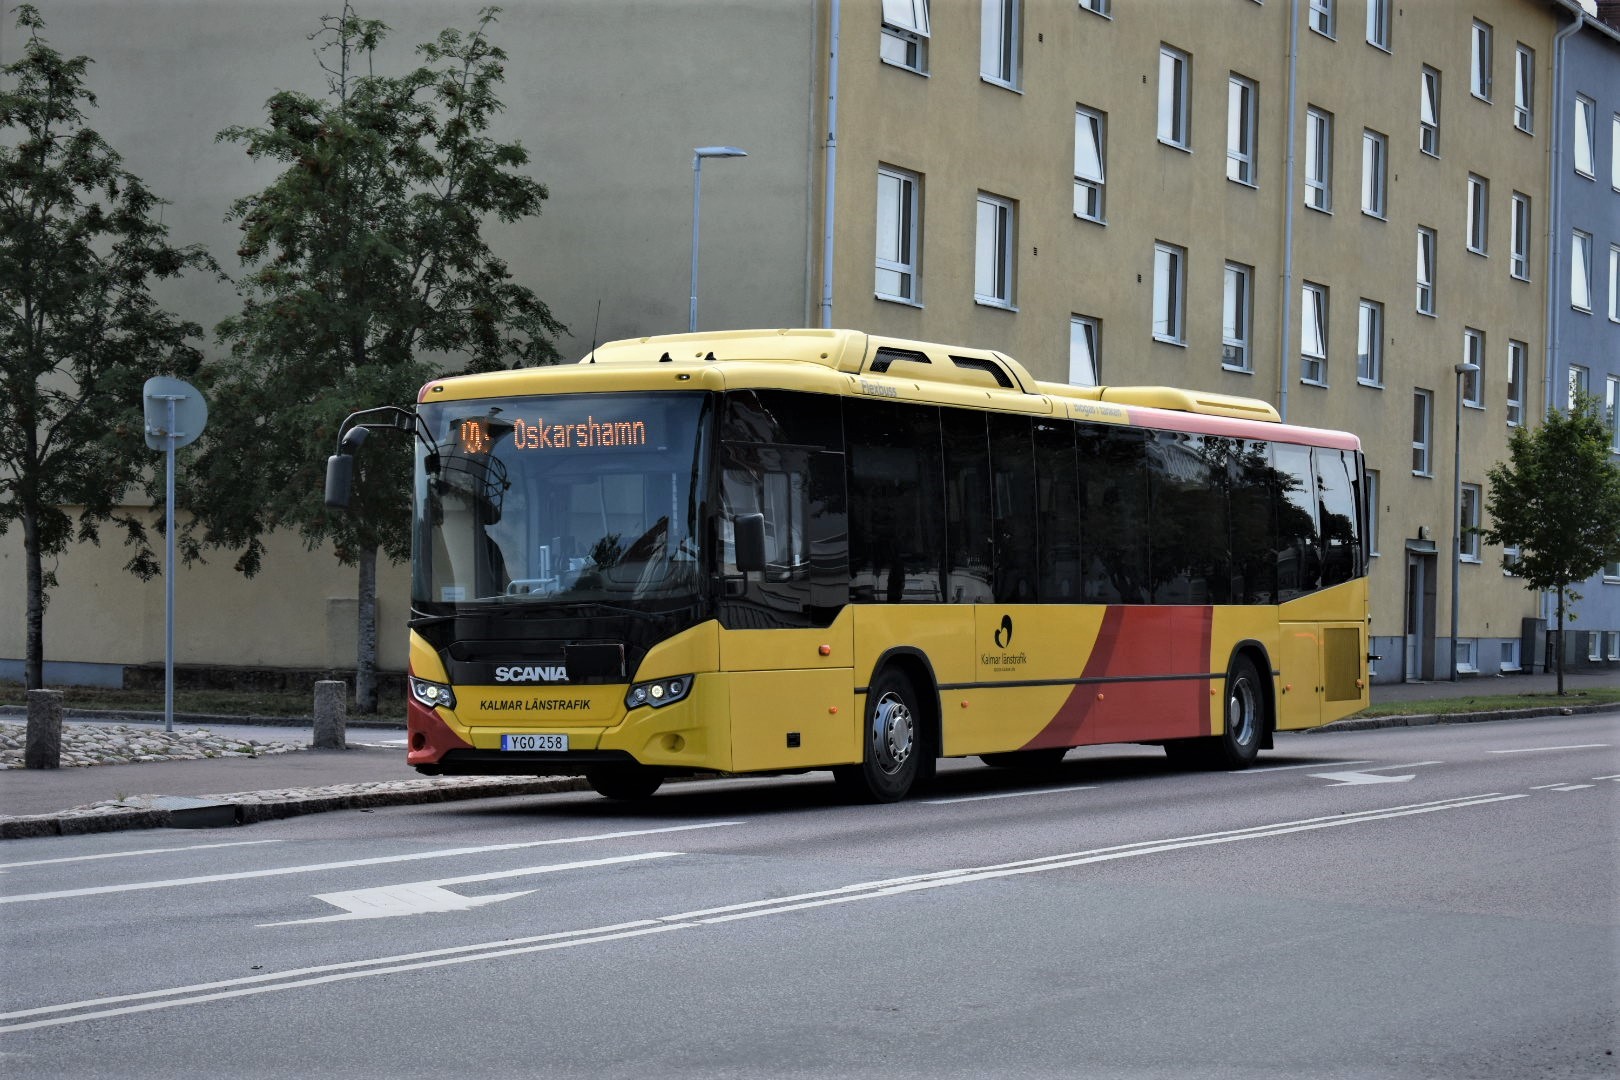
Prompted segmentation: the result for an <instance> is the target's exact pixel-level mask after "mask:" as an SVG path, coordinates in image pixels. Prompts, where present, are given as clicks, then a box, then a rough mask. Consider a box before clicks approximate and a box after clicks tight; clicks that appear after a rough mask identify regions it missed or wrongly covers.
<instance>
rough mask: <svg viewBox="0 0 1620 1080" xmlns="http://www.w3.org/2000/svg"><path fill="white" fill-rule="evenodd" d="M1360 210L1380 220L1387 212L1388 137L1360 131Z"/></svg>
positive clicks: (1370, 130)
mask: <svg viewBox="0 0 1620 1080" xmlns="http://www.w3.org/2000/svg"><path fill="white" fill-rule="evenodd" d="M1361 212H1362V213H1363V214H1366V215H1368V216H1369V217H1375V218H1378V219H1379V220H1380V221H1382V220H1384V218H1385V217H1386V216H1387V215H1388V213H1389V138H1388V136H1385V135H1383V134H1380V133H1379V132H1376V131H1374V130H1372V129H1371V128H1363V129H1362V131H1361Z"/></svg>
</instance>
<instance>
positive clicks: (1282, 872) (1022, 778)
mask: <svg viewBox="0 0 1620 1080" xmlns="http://www.w3.org/2000/svg"><path fill="white" fill-rule="evenodd" d="M1617 821H1620V712H1615V713H1606V714H1597V715H1591V716H1583V717H1567V718H1554V719H1542V720H1528V721H1504V722H1497V723H1484V724H1471V725H1466V726H1456V727H1426V728H1412V729H1385V730H1378V731H1358V732H1343V733H1336V734H1310V735H1296V736H1285V737H1282V738H1280V739H1279V745H1278V748H1277V750H1276V751H1273V752H1271V753H1270V754H1267V755H1265V756H1264V757H1263V758H1262V762H1261V764H1260V765H1259V766H1258V767H1256V768H1254V769H1252V770H1249V771H1247V772H1244V773H1237V774H1207V773H1191V774H1189V773H1176V772H1172V771H1171V770H1170V769H1169V768H1168V766H1167V765H1166V763H1165V761H1164V758H1163V755H1162V753H1160V752H1159V751H1157V750H1154V749H1151V748H1145V747H1101V748H1093V749H1088V750H1084V751H1076V752H1073V753H1071V754H1070V755H1069V758H1068V759H1067V761H1066V762H1065V763H1064V766H1063V768H1062V769H1061V770H1059V771H1058V772H1056V773H1054V774H1050V775H1045V776H1028V775H1019V774H1013V773H1008V772H1001V771H996V770H991V769H987V768H983V767H980V766H978V765H977V764H976V763H971V764H970V763H956V764H952V765H950V766H948V767H947V768H946V769H944V770H943V771H942V774H941V778H940V781H939V784H938V786H937V788H936V789H935V790H934V791H932V792H930V793H929V794H927V795H925V796H922V797H919V798H916V799H913V800H911V801H908V802H906V803H903V804H899V805H895V806H849V805H845V804H842V803H840V802H839V801H838V797H837V795H836V793H835V791H834V788H833V785H832V783H831V780H830V777H828V776H827V775H826V774H809V775H806V776H802V777H787V778H781V779H776V780H748V781H736V780H732V781H715V782H700V783H689V784H673V785H669V786H667V787H666V788H665V789H664V790H663V791H662V792H660V793H659V795H658V796H656V797H655V798H654V799H653V800H652V801H651V802H649V803H647V804H644V805H641V806H636V807H624V806H619V805H615V804H612V803H608V802H606V801H604V800H601V799H598V798H596V797H595V796H593V795H588V794H563V795H550V796H537V797H528V798H518V799H503V800H492V801H489V802H485V803H479V804H467V803H461V804H437V805H431V806H420V807H400V808H396V809H387V810H377V811H373V812H347V813H336V814H328V815H321V816H317V817H310V818H299V819H293V820H288V821H282V822H273V823H266V824H261V825H255V826H251V827H249V828H244V829H239V830H230V831H208V832H202V831H194V832H163V833H159V834H154V833H150V832H134V833H109V834H94V835H89V836H80V837H68V838H48V839H37V840H19V841H10V842H7V843H6V844H5V845H3V846H0V961H3V967H0V1074H3V1075H5V1076H6V1077H8V1078H17V1080H22V1078H32V1077H56V1076H61V1077H75V1078H83V1080H89V1078H96V1077H109V1078H144V1077H209V1078H217V1077H238V1076H240V1077H261V1076H262V1077H310V1076H337V1077H408V1076H435V1077H440V1076H446V1075H466V1076H477V1077H509V1076H510V1077H519V1076H523V1077H536V1076H540V1077H551V1076H556V1077H593V1078H594V1077H638V1078H641V1077H736V1078H759V1077H843V1076H851V1077H869V1076H875V1077H885V1078H921V1077H930V1078H932V1077H999V1076H1007V1077H1059V1076H1062V1077H1078V1076H1084V1077H1104V1078H1112V1077H1120V1078H1127V1077H1128V1078H1132V1080H1136V1078H1158V1077H1199V1078H1205V1077H1208V1078H1216V1080H1226V1078H1233V1080H1235V1078H1244V1080H1249V1078H1278V1080H1280V1078H1284V1077H1286V1078H1290V1080H1293V1078H1310V1077H1347V1078H1348V1077H1354V1078H1373V1077H1377V1078H1385V1077H1401V1078H1408V1077H1433V1078H1446V1080H1451V1078H1470V1080H1472V1078H1496V1077H1500V1078H1503V1080H1525V1078H1532V1077H1534V1078H1551V1077H1613V1076H1616V1075H1620V1065H1617V1060H1620V1059H1617V1057H1616V1056H1615V1055H1616V1053H1620V1034H1617V1031H1616V1017H1617V1016H1620V830H1617V829H1616V823H1617Z"/></svg>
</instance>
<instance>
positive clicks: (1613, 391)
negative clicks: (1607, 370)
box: [1603, 375, 1620, 454]
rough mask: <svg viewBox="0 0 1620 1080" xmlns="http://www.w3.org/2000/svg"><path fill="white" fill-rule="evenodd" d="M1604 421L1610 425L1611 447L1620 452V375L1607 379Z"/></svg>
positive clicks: (1615, 451) (1604, 398) (1604, 397)
mask: <svg viewBox="0 0 1620 1080" xmlns="http://www.w3.org/2000/svg"><path fill="white" fill-rule="evenodd" d="M1603 422H1604V423H1605V424H1607V425H1608V427H1609V449H1610V451H1612V452H1613V453H1616V454H1620V375H1610V376H1609V377H1608V378H1607V379H1606V380H1605V389H1604V395H1603Z"/></svg>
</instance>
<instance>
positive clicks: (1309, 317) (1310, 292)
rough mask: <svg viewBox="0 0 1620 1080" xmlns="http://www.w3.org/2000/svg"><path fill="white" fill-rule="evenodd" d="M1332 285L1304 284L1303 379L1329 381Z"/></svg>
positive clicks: (1301, 304) (1320, 383)
mask: <svg viewBox="0 0 1620 1080" xmlns="http://www.w3.org/2000/svg"><path fill="white" fill-rule="evenodd" d="M1328 312H1329V308H1328V287H1327V286H1326V285H1321V284H1318V283H1317V282H1314V281H1307V282H1305V283H1304V284H1303V285H1301V286H1300V298H1299V381H1300V382H1302V383H1308V384H1310V385H1312V386H1326V385H1327V384H1328V370H1327V365H1328V317H1329V315H1328Z"/></svg>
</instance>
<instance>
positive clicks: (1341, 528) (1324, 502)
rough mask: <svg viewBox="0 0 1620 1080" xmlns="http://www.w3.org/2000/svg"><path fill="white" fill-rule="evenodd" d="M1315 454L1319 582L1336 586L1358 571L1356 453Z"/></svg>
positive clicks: (1359, 546) (1339, 451) (1331, 451)
mask: <svg viewBox="0 0 1620 1080" xmlns="http://www.w3.org/2000/svg"><path fill="white" fill-rule="evenodd" d="M1313 453H1314V454H1315V455H1316V478H1317V507H1318V511H1319V513H1320V515H1321V522H1322V585H1323V587H1326V586H1328V585H1339V584H1342V583H1343V582H1346V581H1349V580H1350V579H1351V578H1354V577H1358V576H1360V574H1361V535H1360V529H1359V528H1358V527H1357V522H1356V505H1357V497H1356V482H1355V481H1356V473H1355V472H1354V470H1355V468H1356V459H1355V454H1353V453H1349V452H1346V451H1343V450H1324V449H1321V448H1318V449H1316V450H1315V451H1313Z"/></svg>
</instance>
